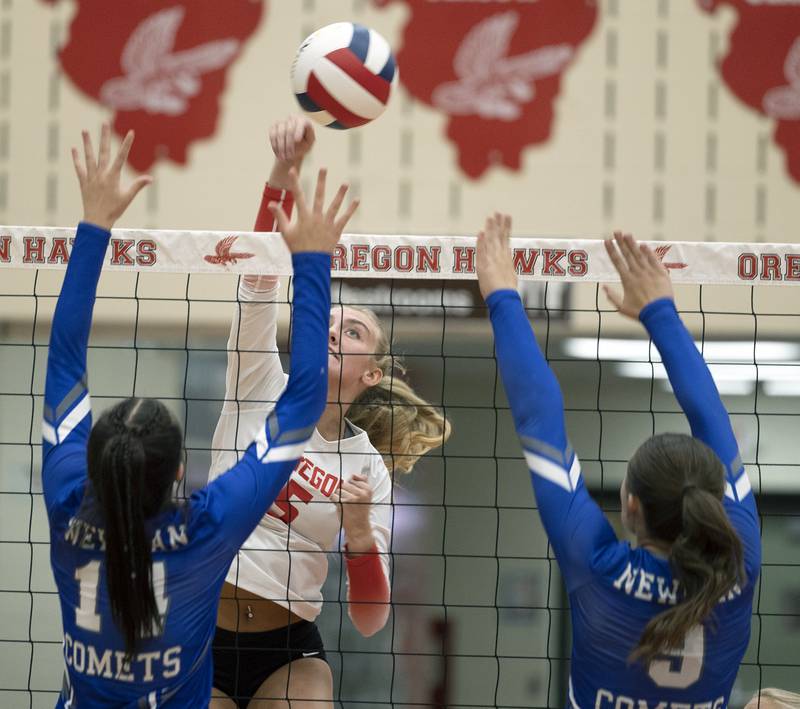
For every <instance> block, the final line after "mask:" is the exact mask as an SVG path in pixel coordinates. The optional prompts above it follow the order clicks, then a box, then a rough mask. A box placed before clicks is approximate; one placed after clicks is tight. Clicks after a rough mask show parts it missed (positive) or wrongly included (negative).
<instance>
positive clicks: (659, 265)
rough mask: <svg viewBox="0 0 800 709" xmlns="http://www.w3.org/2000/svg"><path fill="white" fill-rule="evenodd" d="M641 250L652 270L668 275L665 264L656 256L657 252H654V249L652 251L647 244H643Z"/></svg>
mask: <svg viewBox="0 0 800 709" xmlns="http://www.w3.org/2000/svg"><path fill="white" fill-rule="evenodd" d="M639 249H640V250H641V252H642V255H643V256H644V257H645V259H646V260H647V265H648V266H650V268H654V269H656V270H658V271H661V272H662V273H668V271H667V267H666V266H665V265H664V262H663V261H662V260H661V259H660V258H658V256H656V252H655V251H653V249H651V248H650V247H649V246H648V245H647V244H642V245H641V246H640V247H639Z"/></svg>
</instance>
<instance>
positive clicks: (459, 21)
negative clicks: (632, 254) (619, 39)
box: [375, 0, 597, 178]
mask: <svg viewBox="0 0 800 709" xmlns="http://www.w3.org/2000/svg"><path fill="white" fill-rule="evenodd" d="M375 2H376V3H377V4H378V5H386V4H388V3H390V2H404V3H405V4H406V5H407V6H408V8H409V10H410V11H411V17H410V19H409V21H408V24H407V25H406V27H405V30H404V32H403V46H402V47H401V48H400V50H399V52H398V54H397V62H398V65H399V66H400V68H401V71H400V81H401V82H403V84H404V85H405V87H406V89H408V91H409V92H410V93H411V94H412V95H413V96H414V97H415V98H417V99H419V100H420V101H422V102H423V103H426V104H428V105H429V106H432V107H434V108H436V109H438V110H440V111H442V112H443V113H446V114H447V115H448V116H449V120H448V123H447V137H448V138H450V140H452V141H453V142H454V143H455V144H456V145H457V146H458V151H459V164H460V166H461V169H462V170H463V171H464V172H465V173H466V174H467V175H468V176H470V177H472V178H478V177H480V176H481V175H483V173H484V172H485V171H486V170H487V169H488V168H489V167H490V166H491V165H493V164H503V165H505V166H506V167H508V168H511V169H512V170H518V169H519V168H520V153H521V152H522V150H523V148H525V147H526V146H528V145H533V144H537V143H543V142H545V141H547V139H548V138H549V137H550V133H551V131H552V127H553V119H554V110H553V102H554V100H555V98H556V96H557V95H558V92H559V89H560V87H561V79H562V76H563V75H564V72H565V71H566V69H567V67H569V65H570V64H571V63H572V62H573V61H574V59H575V56H576V53H577V50H578V47H579V46H580V45H581V44H582V43H583V42H584V41H585V40H586V38H587V37H588V36H589V34H590V33H591V31H592V28H593V27H594V25H595V21H596V19H597V6H596V3H595V2H594V1H593V0H539V1H538V2H535V3H509V2H507V1H503V0H487V1H486V2H479V3H478V2H458V1H455V0H451V1H448V2H431V1H430V0H375Z"/></svg>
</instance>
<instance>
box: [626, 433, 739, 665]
mask: <svg viewBox="0 0 800 709" xmlns="http://www.w3.org/2000/svg"><path fill="white" fill-rule="evenodd" d="M627 481H628V490H629V492H630V493H631V494H633V495H635V496H636V497H638V498H639V500H640V501H641V503H642V510H643V514H644V519H645V523H646V524H647V529H648V531H649V532H650V534H652V535H653V537H655V538H656V539H658V540H659V541H662V542H666V543H671V545H672V546H671V549H670V556H669V560H670V564H671V566H672V570H673V573H674V574H675V578H676V579H677V580H678V582H679V587H678V592H679V598H680V602H679V603H678V604H677V605H676V606H674V607H673V608H670V609H669V610H666V611H664V612H663V613H660V614H659V615H657V616H656V617H655V618H653V619H652V620H651V621H650V622H649V623H648V624H647V627H645V629H644V632H643V633H642V637H641V638H640V639H639V644H638V646H637V647H636V649H635V650H634V652H633V654H632V655H631V659H632V660H641V661H643V662H644V663H645V664H647V663H649V662H650V661H651V660H653V659H654V658H655V657H656V656H657V655H660V654H663V653H665V652H667V651H669V650H672V649H674V648H677V647H680V646H681V645H682V644H683V642H684V639H685V637H686V634H687V633H688V632H689V631H690V630H691V629H692V628H693V627H694V626H696V625H698V624H700V623H702V622H704V621H705V620H706V619H707V618H708V617H709V615H710V614H711V612H712V611H713V610H714V607H715V606H716V605H717V603H719V601H720V600H721V599H722V598H724V597H725V596H726V595H727V594H728V593H729V592H730V591H731V590H732V589H733V588H734V586H736V585H737V584H743V583H744V581H745V573H744V564H743V552H742V543H741V540H740V539H739V536H738V535H737V534H736V531H735V530H734V528H733V526H732V525H731V523H730V520H729V519H728V515H727V514H726V513H725V508H724V507H723V506H722V496H723V494H724V491H725V473H724V469H723V467H722V463H721V462H720V460H719V458H718V457H717V455H716V454H715V453H714V451H713V450H711V448H709V447H708V446H707V445H705V443H703V442H702V441H700V440H698V439H696V438H693V437H692V436H687V435H684V434H672V433H670V434H661V435H658V436H653V437H652V438H650V439H648V440H647V441H645V442H644V443H643V444H642V445H641V446H640V447H639V449H638V450H637V451H636V453H635V454H634V456H633V458H631V461H630V463H629V465H628V477H627Z"/></svg>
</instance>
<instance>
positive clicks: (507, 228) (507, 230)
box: [503, 214, 511, 248]
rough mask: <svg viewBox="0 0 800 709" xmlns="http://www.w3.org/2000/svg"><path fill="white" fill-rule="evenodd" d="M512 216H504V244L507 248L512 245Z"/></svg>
mask: <svg viewBox="0 0 800 709" xmlns="http://www.w3.org/2000/svg"><path fill="white" fill-rule="evenodd" d="M510 240H511V215H510V214H504V215H503V244H504V245H505V247H506V248H508V246H509V245H510V243H511V241H510Z"/></svg>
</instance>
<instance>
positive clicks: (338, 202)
mask: <svg viewBox="0 0 800 709" xmlns="http://www.w3.org/2000/svg"><path fill="white" fill-rule="evenodd" d="M348 189H349V185H346V184H342V185H339V189H338V190H336V194H335V195H334V196H333V200H332V201H331V203H330V206H329V207H328V211H327V213H326V214H325V219H327V220H328V221H329V222H332V221H334V220H335V219H336V215H337V214H338V213H339V209H341V207H342V202H343V201H344V196H345V195H346V194H347V190H348Z"/></svg>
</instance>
